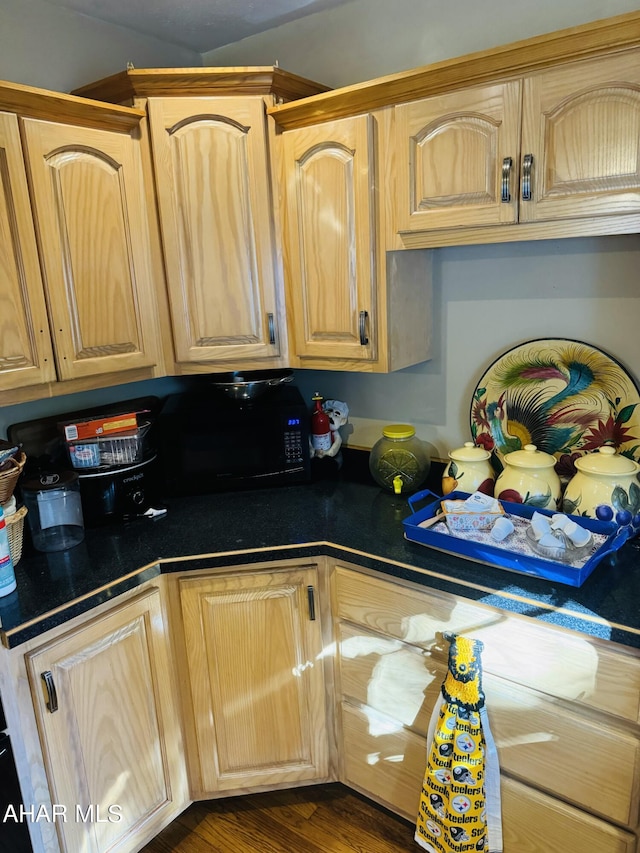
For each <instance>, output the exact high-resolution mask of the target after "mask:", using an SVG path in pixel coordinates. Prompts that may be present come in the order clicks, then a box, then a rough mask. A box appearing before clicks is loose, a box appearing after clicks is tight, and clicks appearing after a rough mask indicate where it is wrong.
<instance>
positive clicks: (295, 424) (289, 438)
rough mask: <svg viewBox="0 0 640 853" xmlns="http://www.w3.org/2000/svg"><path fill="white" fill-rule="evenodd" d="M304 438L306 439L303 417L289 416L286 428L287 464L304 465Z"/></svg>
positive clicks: (285, 453)
mask: <svg viewBox="0 0 640 853" xmlns="http://www.w3.org/2000/svg"><path fill="white" fill-rule="evenodd" d="M304 440H306V436H305V435H304V433H303V429H302V419H301V418H297V417H290V418H287V421H286V424H285V430H284V460H285V464H286V465H287V466H290V465H302V463H303V462H304V460H305V456H304V452H303V441H304Z"/></svg>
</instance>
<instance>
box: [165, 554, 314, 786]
mask: <svg viewBox="0 0 640 853" xmlns="http://www.w3.org/2000/svg"><path fill="white" fill-rule="evenodd" d="M178 586H179V594H180V604H181V608H182V617H183V622H184V643H185V652H186V658H187V662H188V675H189V684H188V699H189V703H188V708H189V713H188V714H187V715H186V716H187V717H188V720H187V726H188V727H191V728H192V735H193V743H194V744H195V754H193V755H192V762H191V764H192V787H194V788H195V791H194V796H195V797H196V798H197V797H202V796H206V795H207V794H212V793H213V794H215V793H217V792H220V791H239V790H242V789H245V790H246V789H248V788H254V789H255V788H256V787H261V786H277V785H282V786H284V785H287V784H288V785H295V784H296V783H299V782H309V781H325V780H326V779H327V774H328V747H327V734H326V732H327V725H326V716H325V683H324V675H323V666H324V664H323V655H322V636H321V629H320V614H319V605H318V603H317V599H316V595H317V589H318V572H317V569H316V567H315V566H301V567H300V568H293V569H292V568H286V569H281V570H278V568H277V567H274V568H272V569H268V570H264V569H263V570H260V571H250V570H246V571H237V570H235V571H233V572H231V573H229V574H216V575H214V574H211V575H207V574H205V575H202V574H200V575H198V576H194V577H190V578H184V579H182V578H181V579H180V580H179V582H178Z"/></svg>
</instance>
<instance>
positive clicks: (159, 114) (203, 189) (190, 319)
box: [148, 97, 284, 367]
mask: <svg viewBox="0 0 640 853" xmlns="http://www.w3.org/2000/svg"><path fill="white" fill-rule="evenodd" d="M148 110H149V116H150V122H151V133H152V144H153V156H154V164H155V175H156V188H157V197H158V206H159V212H160V225H161V230H162V240H163V247H164V255H165V264H166V270H167V282H168V288H169V300H170V306H171V319H172V326H173V335H174V343H175V348H176V357H177V360H178V362H181V363H188V362H198V361H199V362H212V361H222V362H225V361H226V362H229V363H233V365H234V367H235V365H236V364H238V363H239V362H241V361H242V360H247V359H256V358H258V359H262V358H265V359H266V358H274V357H276V356H278V355H279V354H280V352H281V349H283V347H282V345H281V340H282V335H283V333H284V330H283V329H281V328H278V327H279V325H280V311H281V309H280V306H279V304H278V299H277V295H276V277H275V266H274V250H273V246H274V242H273V228H272V208H271V186H270V179H269V161H268V155H267V138H266V117H265V105H264V102H263V100H262V98H259V97H253V98H248V97H242V98H240V97H239V98H234V97H224V98H207V97H204V98H182V97H181V98H149V100H148Z"/></svg>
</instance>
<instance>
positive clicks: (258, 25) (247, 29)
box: [46, 0, 350, 53]
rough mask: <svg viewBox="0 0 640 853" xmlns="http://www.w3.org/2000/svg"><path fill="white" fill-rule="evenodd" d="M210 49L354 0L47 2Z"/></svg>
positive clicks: (197, 48) (171, 40)
mask: <svg viewBox="0 0 640 853" xmlns="http://www.w3.org/2000/svg"><path fill="white" fill-rule="evenodd" d="M46 2H48V3H49V4H50V5H52V6H59V7H62V8H65V9H71V10H73V11H74V12H79V13H81V14H83V15H88V16H89V17H91V18H97V19H98V20H101V21H107V22H108V23H111V24H119V25H120V26H122V27H126V28H127V29H129V30H135V31H136V32H139V33H141V34H143V35H147V36H155V37H156V38H158V39H161V40H162V41H165V42H169V43H171V44H179V45H182V46H183V47H188V48H191V49H192V50H195V51H196V52H197V53H205V52H206V51H209V50H213V49H214V48H216V47H221V46H222V45H224V44H230V43H231V42H235V41H239V40H240V39H243V38H246V37H247V36H250V35H254V34H255V33H260V32H263V31H264V30H268V29H271V28H272V27H277V26H279V25H280V24H284V23H286V22H287V21H293V20H295V19H296V18H302V17H304V16H305V15H311V14H313V13H314V12H320V11H322V10H323V9H330V8H333V7H334V6H342V5H344V4H345V3H348V2H350V0H46Z"/></svg>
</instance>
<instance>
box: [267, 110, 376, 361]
mask: <svg viewBox="0 0 640 853" xmlns="http://www.w3.org/2000/svg"><path fill="white" fill-rule="evenodd" d="M283 146H284V158H285V172H286V175H287V240H288V245H287V249H288V257H289V265H290V269H289V278H290V288H289V292H290V295H291V301H292V305H293V326H294V338H295V354H296V355H297V356H299V357H307V358H313V357H317V358H334V359H356V360H372V359H374V358H375V357H376V349H377V341H376V323H377V319H376V264H375V251H376V241H375V203H374V202H375V199H374V183H375V181H374V178H375V169H374V153H375V152H374V146H373V124H372V118H371V117H370V116H356V117H355V118H347V119H341V120H339V121H334V122H327V123H326V124H322V125H318V126H316V127H305V128H300V129H297V130H291V131H287V132H286V133H284V135H283ZM380 320H382V318H380ZM306 366H308V365H306Z"/></svg>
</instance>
